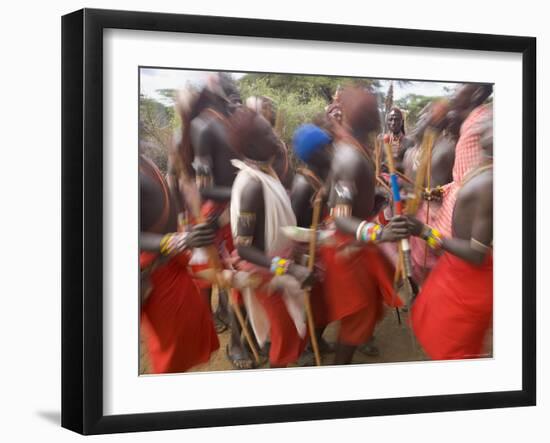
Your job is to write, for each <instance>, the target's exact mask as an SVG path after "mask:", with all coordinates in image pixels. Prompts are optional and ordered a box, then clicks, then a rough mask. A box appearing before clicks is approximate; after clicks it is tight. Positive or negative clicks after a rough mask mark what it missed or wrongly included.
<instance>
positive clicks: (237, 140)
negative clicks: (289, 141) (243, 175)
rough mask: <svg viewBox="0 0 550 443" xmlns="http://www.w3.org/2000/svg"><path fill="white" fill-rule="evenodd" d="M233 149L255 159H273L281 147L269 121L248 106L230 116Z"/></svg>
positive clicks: (263, 160) (264, 160) (262, 160)
mask: <svg viewBox="0 0 550 443" xmlns="http://www.w3.org/2000/svg"><path fill="white" fill-rule="evenodd" d="M229 122H230V126H231V129H230V141H231V145H232V146H233V149H235V151H237V152H238V153H240V154H242V155H243V156H244V157H247V158H249V159H251V160H255V161H261V162H266V161H271V160H272V159H273V157H274V156H275V154H276V153H277V151H278V150H279V149H280V148H281V146H280V142H279V139H278V138H277V136H276V135H275V132H273V128H272V127H271V125H270V124H269V122H268V121H267V120H266V119H265V118H263V117H262V116H261V115H259V114H257V113H256V112H254V111H252V110H251V109H248V108H243V107H241V108H239V109H237V110H236V111H235V112H234V113H233V114H232V115H231V117H230V120H229Z"/></svg>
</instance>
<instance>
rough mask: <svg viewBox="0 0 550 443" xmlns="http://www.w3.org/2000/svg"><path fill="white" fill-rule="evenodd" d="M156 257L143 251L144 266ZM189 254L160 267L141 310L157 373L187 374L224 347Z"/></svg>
mask: <svg viewBox="0 0 550 443" xmlns="http://www.w3.org/2000/svg"><path fill="white" fill-rule="evenodd" d="M151 256H153V257H154V254H151V253H148V252H142V253H141V254H140V263H141V264H146V263H147V262H150V261H151ZM188 261H189V259H188V257H187V254H180V255H178V256H176V257H173V258H171V259H169V260H168V261H167V262H165V263H162V264H159V265H157V266H156V267H155V268H154V269H153V271H152V272H151V277H150V278H151V286H152V290H151V293H150V295H149V297H148V298H147V300H146V301H145V302H144V303H143V305H142V308H141V330H142V333H143V336H144V338H145V340H146V343H147V350H148V352H149V356H150V359H151V364H152V372H153V373H167V372H184V371H187V370H188V369H190V368H192V367H193V366H196V365H198V364H201V363H206V362H207V361H208V360H209V359H210V354H211V353H212V352H213V351H215V350H216V349H218V348H219V347H220V343H219V341H218V336H217V335H216V331H215V329H214V324H213V322H212V315H211V314H210V309H209V307H208V306H207V305H206V302H205V300H204V297H203V296H202V295H201V294H200V292H199V290H198V289H197V287H196V285H195V284H194V283H193V280H192V279H191V277H190V276H189V273H188V271H187V263H188Z"/></svg>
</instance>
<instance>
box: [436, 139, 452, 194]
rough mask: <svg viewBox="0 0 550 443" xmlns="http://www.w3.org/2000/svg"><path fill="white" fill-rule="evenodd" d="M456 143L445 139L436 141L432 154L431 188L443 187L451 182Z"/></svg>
mask: <svg viewBox="0 0 550 443" xmlns="http://www.w3.org/2000/svg"><path fill="white" fill-rule="evenodd" d="M455 146H456V143H454V142H453V141H451V140H449V139H448V138H446V137H443V138H441V139H440V140H438V141H437V145H436V146H435V149H434V151H433V154H432V177H431V185H432V188H435V187H436V186H443V185H446V184H447V183H450V182H452V181H453V166H454V163H455Z"/></svg>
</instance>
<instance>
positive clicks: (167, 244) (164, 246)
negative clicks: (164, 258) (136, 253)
mask: <svg viewBox="0 0 550 443" xmlns="http://www.w3.org/2000/svg"><path fill="white" fill-rule="evenodd" d="M187 235H188V233H183V234H181V233H169V234H166V235H164V236H163V237H162V238H161V239H160V253H161V254H162V255H170V254H172V253H173V252H174V247H175V245H174V240H175V239H176V237H177V236H183V238H185V237H187ZM178 252H181V251H178Z"/></svg>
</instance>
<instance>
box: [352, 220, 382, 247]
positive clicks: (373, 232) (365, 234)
mask: <svg viewBox="0 0 550 443" xmlns="http://www.w3.org/2000/svg"><path fill="white" fill-rule="evenodd" d="M381 236H382V226H380V225H377V224H376V223H369V222H367V221H366V220H363V221H362V222H361V223H359V226H357V230H356V231H355V238H356V239H357V241H362V242H364V243H368V242H371V243H377V242H378V241H379V240H380V237H381Z"/></svg>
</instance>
